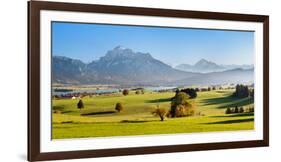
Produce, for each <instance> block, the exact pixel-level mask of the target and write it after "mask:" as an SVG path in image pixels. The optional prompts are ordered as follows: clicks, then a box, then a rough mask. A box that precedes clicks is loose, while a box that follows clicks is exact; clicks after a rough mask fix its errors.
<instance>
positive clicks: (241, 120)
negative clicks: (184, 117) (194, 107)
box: [202, 118, 254, 124]
mask: <svg viewBox="0 0 281 162" xmlns="http://www.w3.org/2000/svg"><path fill="white" fill-rule="evenodd" d="M251 121H254V118H249V119H236V120H225V121H218V122H212V123H202V124H235V123H245V122H251Z"/></svg>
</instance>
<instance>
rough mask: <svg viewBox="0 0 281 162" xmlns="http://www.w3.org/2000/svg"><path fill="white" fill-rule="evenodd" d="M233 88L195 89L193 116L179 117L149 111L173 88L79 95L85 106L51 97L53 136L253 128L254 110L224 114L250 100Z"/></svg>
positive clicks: (161, 103) (166, 100)
mask: <svg viewBox="0 0 281 162" xmlns="http://www.w3.org/2000/svg"><path fill="white" fill-rule="evenodd" d="M232 93H233V90H220V91H207V92H199V93H198V97H197V98H196V99H193V102H194V103H196V114H197V115H196V116H193V117H182V118H165V121H163V122H161V121H160V119H159V117H156V116H153V115H152V114H151V112H152V111H153V110H154V109H155V108H156V107H157V105H159V107H160V108H165V109H167V110H168V109H169V108H170V103H171V101H170V98H171V97H173V96H174V93H173V92H165V93H158V92H146V93H145V94H139V95H136V94H135V93H134V92H132V91H131V92H130V94H129V95H128V96H123V95H122V94H115V95H108V96H93V97H91V98H90V97H85V98H83V102H84V106H85V108H84V109H82V110H81V111H80V110H79V109H77V107H76V104H77V102H78V100H72V99H54V100H53V111H56V113H53V117H52V132H53V134H52V137H53V139H63V138H86V137H108V136H128V135H149V134H173V133H191V132H210V131H234V130H251V129H254V114H253V113H241V114H227V115H226V114H225V110H226V108H227V107H234V106H244V108H247V107H249V106H250V105H252V104H253V102H254V101H253V99H251V98H242V99H238V98H234V97H231V94H232ZM117 102H121V103H122V104H123V106H124V110H123V111H121V112H120V113H118V112H116V111H115V104H116V103H117Z"/></svg>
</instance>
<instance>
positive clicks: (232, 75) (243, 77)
mask: <svg viewBox="0 0 281 162" xmlns="http://www.w3.org/2000/svg"><path fill="white" fill-rule="evenodd" d="M253 81H254V69H253V68H251V69H242V68H237V69H232V70H227V71H222V72H212V73H205V74H202V75H198V76H194V77H192V78H186V79H182V80H179V81H177V82H176V85H194V84H195V85H214V84H229V83H234V84H238V83H253Z"/></svg>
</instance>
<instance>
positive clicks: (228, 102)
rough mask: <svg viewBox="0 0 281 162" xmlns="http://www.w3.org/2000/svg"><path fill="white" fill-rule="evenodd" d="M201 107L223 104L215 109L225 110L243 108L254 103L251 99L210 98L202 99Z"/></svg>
mask: <svg viewBox="0 0 281 162" xmlns="http://www.w3.org/2000/svg"><path fill="white" fill-rule="evenodd" d="M203 103H204V104H203V105H204V106H207V105H217V104H223V105H221V106H218V107H217V108H220V109H221V108H227V107H234V106H245V105H249V104H251V103H254V99H253V98H248V97H247V98H236V97H233V96H226V97H218V98H210V99H204V100H203Z"/></svg>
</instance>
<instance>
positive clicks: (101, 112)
mask: <svg viewBox="0 0 281 162" xmlns="http://www.w3.org/2000/svg"><path fill="white" fill-rule="evenodd" d="M114 113H116V111H99V112H89V113H84V114H81V115H82V116H88V115H106V114H114Z"/></svg>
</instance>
